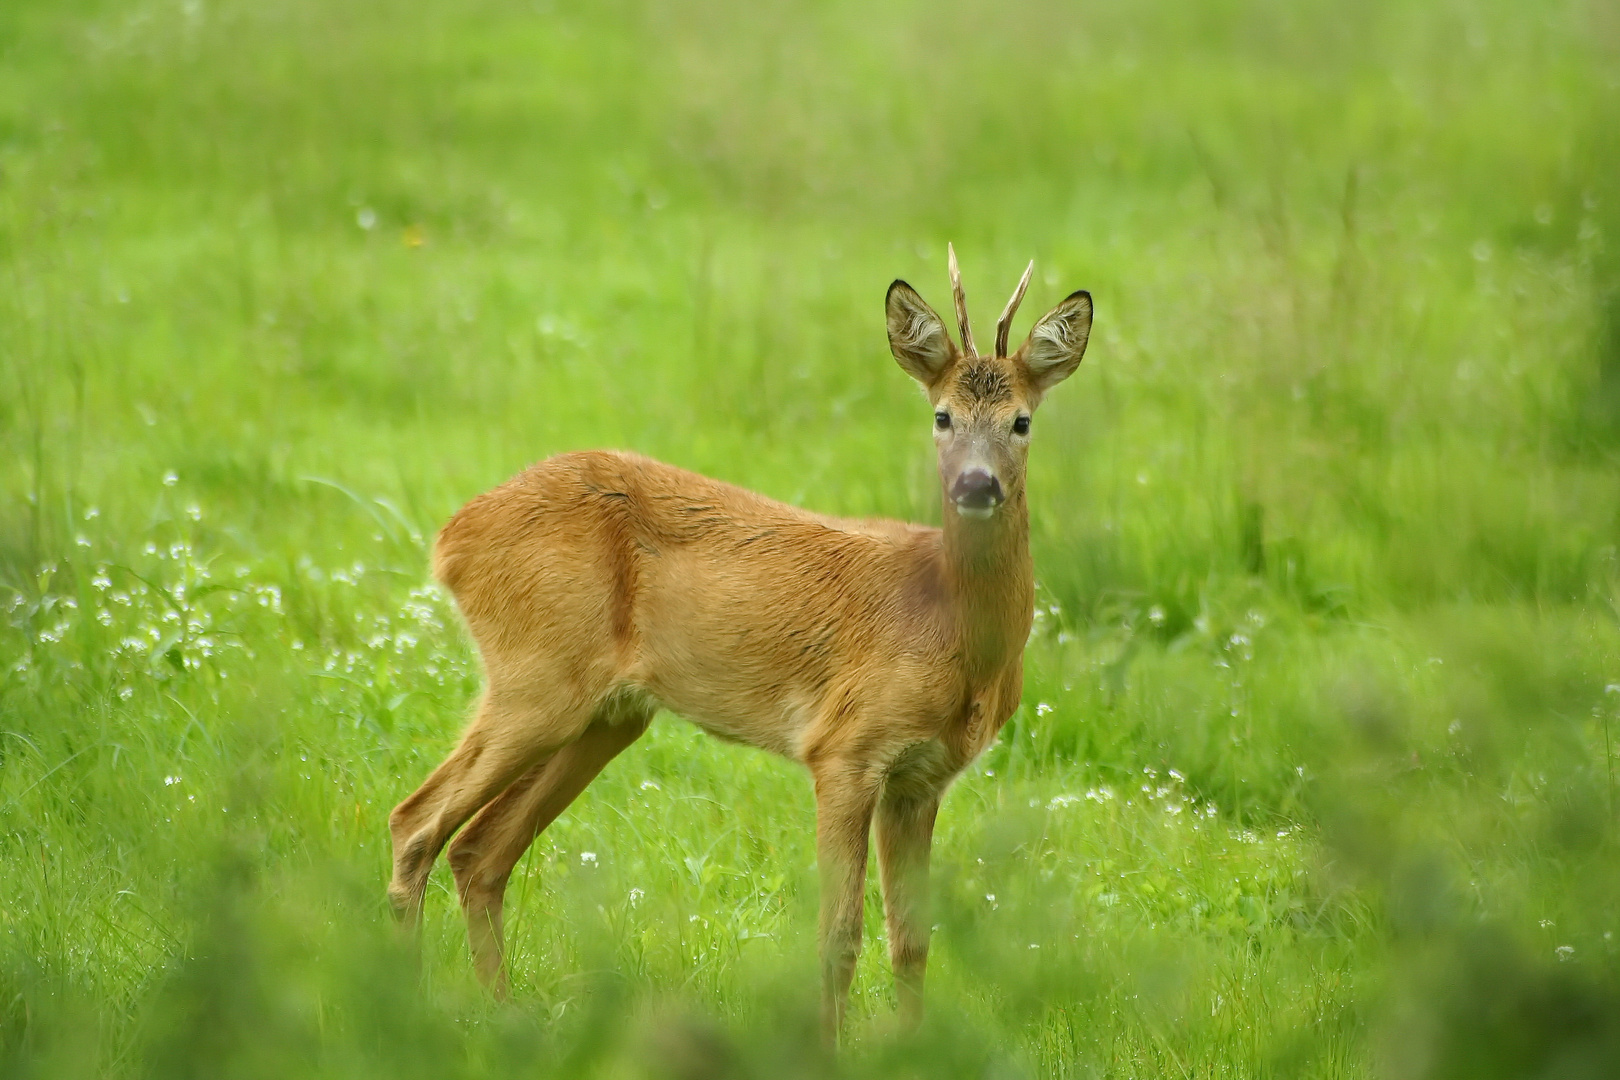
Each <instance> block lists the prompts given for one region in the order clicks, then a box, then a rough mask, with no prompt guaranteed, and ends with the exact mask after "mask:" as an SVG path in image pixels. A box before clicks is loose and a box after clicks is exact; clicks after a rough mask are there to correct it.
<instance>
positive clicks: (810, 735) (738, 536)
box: [389, 254, 1090, 1033]
mask: <svg viewBox="0 0 1620 1080" xmlns="http://www.w3.org/2000/svg"><path fill="white" fill-rule="evenodd" d="M954 264H955V260H954V254H953V257H952V271H953V274H952V276H953V284H956V287H957V295H958V301H959V302H958V309H959V315H961V316H962V320H961V321H962V325H963V326H964V327H965V326H966V321H965V315H964V314H963V313H962V310H963V306H962V303H961V301H960V285H959V283H956V282H955V278H956V274H955V265H954ZM1027 280H1028V273H1027V272H1026V274H1025V282H1026V283H1027ZM1022 289H1023V285H1022V284H1021V285H1020V294H1021V292H1022ZM897 293H898V296H897ZM1076 297H1084V304H1083V307H1084V311H1083V317H1084V323H1085V325H1084V327H1083V328H1081V330H1082V333H1081V336H1080V338H1079V349H1078V350H1072V349H1071V350H1070V351H1071V352H1073V355H1072V364H1069V363H1067V362H1068V360H1069V359H1071V357H1070V356H1069V355H1068V354H1067V353H1065V354H1064V356H1063V357H1062V358H1061V363H1065V364H1067V369H1066V370H1061V371H1060V373H1059V374H1058V375H1057V378H1061V377H1063V376H1064V375H1067V374H1068V371H1071V370H1073V365H1074V364H1078V362H1079V355H1078V353H1079V351H1083V349H1084V343H1085V337H1084V331H1088V330H1089V325H1090V298H1089V297H1088V296H1085V294H1076ZM1074 302H1075V297H1071V298H1070V300H1069V301H1066V302H1065V303H1066V304H1073V303H1074ZM1015 306H1016V298H1015V301H1014V303H1013V304H1011V305H1009V308H1008V311H1007V312H1006V313H1004V315H1003V323H1004V324H1006V323H1010V321H1011V312H1012V310H1013V308H1014V307H1015ZM1062 310H1063V308H1062V306H1061V305H1060V308H1059V309H1058V311H1059V312H1061V311H1062ZM1053 314H1054V315H1056V314H1058V312H1054V313H1053ZM1052 318H1053V316H1051V315H1049V316H1048V317H1047V320H1051V319H1052ZM1047 320H1043V322H1042V324H1038V325H1037V327H1036V330H1035V331H1034V332H1033V333H1032V335H1031V344H1033V343H1035V342H1036V339H1037V336H1038V335H1039V334H1040V332H1041V329H1042V326H1043V325H1044V324H1045V323H1046V321H1047ZM889 326H890V341H891V347H892V348H893V349H894V352H895V355H896V358H897V359H898V360H899V361H900V363H901V365H902V367H905V368H906V370H907V371H908V372H910V373H912V374H913V375H914V376H916V377H918V379H919V381H921V382H923V383H924V386H925V387H927V388H928V389H929V393H930V397H931V398H932V399H933V400H934V404H935V406H936V433H939V432H941V431H947V434H948V437H941V438H940V439H939V441H940V446H941V449H940V462H941V482H942V485H943V487H944V489H945V497H946V500H947V505H948V506H949V505H950V504H951V503H954V504H955V506H956V509H957V511H958V512H957V513H952V512H950V510H949V509H948V510H947V512H946V514H945V516H944V523H943V526H942V527H941V528H939V529H933V528H925V527H922V526H917V525H907V524H902V523H900V522H893V521H882V520H847V519H839V518H831V517H824V516H821V515H817V514H813V513H810V512H807V511H804V510H801V509H798V508H796V507H792V506H787V505H784V504H782V503H778V502H775V501H773V500H770V499H767V498H764V497H762V496H760V495H756V494H754V493H752V492H749V491H746V490H744V489H742V488H739V487H735V486H733V485H730V484H725V483H722V482H719V481H716V480H711V479H709V478H707V477H703V476H698V475H696V474H693V473H690V472H686V471H684V470H681V469H677V468H674V467H672V466H669V465H664V464H661V463H659V462H656V461H652V460H649V459H647V458H643V457H638V456H635V455H631V454H621V453H614V452H606V451H593V452H583V453H573V454H564V455H560V456H558V457H555V458H551V459H549V460H547V461H544V462H541V463H540V464H538V465H535V466H533V467H532V468H530V469H529V470H527V471H526V472H524V473H523V474H521V475H519V476H518V477H516V478H514V479H513V480H511V481H509V482H507V483H506V484H503V485H501V486H500V487H498V488H496V489H494V490H493V491H490V492H488V493H487V494H485V495H482V496H480V497H478V498H476V499H474V500H473V501H472V502H470V503H468V504H467V506H465V507H464V508H463V509H462V510H461V511H460V512H459V513H457V514H456V515H455V517H454V518H452V519H451V521H450V522H449V524H447V525H446V526H445V527H444V529H443V530H442V531H441V533H440V534H439V538H438V541H437V544H436V546H435V551H434V574H435V576H436V577H437V578H438V579H439V580H440V581H441V582H443V583H444V585H445V586H446V587H447V588H448V589H449V590H450V591H451V593H452V594H453V595H454V596H455V599H456V604H457V606H458V608H459V609H460V611H461V613H462V615H463V617H464V618H465V620H466V622H467V626H468V628H469V630H470V631H471V633H472V636H473V639H474V640H475V642H476V643H477V646H478V649H479V652H480V654H481V656H482V659H483V662H484V668H485V672H486V676H487V686H486V689H485V692H484V695H483V698H482V700H481V702H480V704H479V709H478V713H477V715H476V716H475V718H474V719H473V721H472V723H471V724H470V725H469V726H468V729H467V731H466V732H465V734H464V735H463V737H462V740H461V743H460V745H459V746H458V747H457V748H456V750H455V751H454V752H453V753H452V754H451V755H450V757H449V758H447V759H446V760H445V762H444V763H443V764H442V765H440V766H439V768H438V769H436V770H435V771H434V772H433V774H432V775H431V776H430V777H429V778H428V780H427V781H426V782H425V783H424V784H423V785H422V787H421V788H419V789H418V790H417V791H416V792H415V793H414V794H412V795H411V796H410V797H409V798H407V799H406V800H405V801H404V802H402V803H401V804H400V805H399V806H398V807H397V808H396V809H395V811H394V813H393V814H392V815H391V817H390V829H391V832H392V834H393V839H394V851H395V860H394V878H393V881H392V883H391V884H390V886H389V895H390V899H391V901H392V902H393V904H394V907H395V910H396V911H397V912H398V913H399V914H400V915H401V917H403V918H404V919H406V920H407V921H409V922H414V921H415V919H416V918H417V915H418V913H419V911H420V905H421V901H422V894H423V890H424V889H425V887H426V880H427V874H428V871H429V870H430V869H431V866H432V862H433V860H434V858H435V857H436V856H437V854H438V852H439V850H440V849H441V848H442V847H443V846H444V844H445V842H446V841H447V840H448V839H449V838H450V836H451V835H452V834H454V833H455V832H456V830H457V829H458V828H460V829H461V831H460V833H459V835H456V837H455V841H454V842H453V843H452V844H451V846H450V855H449V859H450V863H451V866H452V869H453V870H454V872H455V877H456V885H457V890H458V893H459V894H460V897H461V902H462V906H463V908H464V911H465V913H466V915H467V919H468V930H469V937H470V941H471V945H472V949H473V953H474V959H475V963H476V965H477V967H478V970H479V973H480V975H481V976H482V977H484V978H485V979H486V981H490V982H492V983H493V984H494V985H495V986H496V987H497V988H498V989H499V988H500V987H501V986H502V985H503V983H502V980H503V978H504V975H503V972H502V969H501V950H502V938H501V902H502V895H503V893H504V890H505V885H506V880H507V877H508V876H509V875H510V873H511V871H512V868H513V866H515V864H516V862H517V860H518V859H519V858H520V857H521V855H522V853H523V851H524V850H525V849H526V848H527V847H528V845H529V844H530V843H531V842H532V841H533V839H534V837H535V836H536V835H538V833H539V832H540V831H541V830H542V829H544V828H545V827H546V825H548V824H549V823H550V822H551V821H552V820H553V819H554V818H555V817H556V816H557V814H559V813H561V811H562V810H563V809H564V808H566V806H567V805H568V803H569V802H571V801H572V800H573V798H574V797H576V796H577V795H578V794H579V792H580V791H582V790H583V789H584V787H585V786H586V785H587V784H588V783H589V782H590V780H591V779H592V778H594V777H595V775H596V774H597V772H599V771H600V769H601V768H602V767H603V766H605V765H606V764H607V762H608V761H609V760H611V759H612V758H613V757H614V756H615V755H616V754H617V753H618V752H619V751H620V750H622V749H623V748H624V747H626V746H628V745H629V744H630V743H632V742H633V741H635V739H636V738H637V737H639V736H640V734H641V733H642V732H643V731H644V730H645V729H646V726H647V724H648V723H649V722H650V720H651V718H652V715H653V713H654V712H655V711H656V710H657V709H658V708H666V709H668V710H670V711H672V712H675V713H677V714H679V715H681V716H683V717H686V718H688V719H690V720H692V721H693V722H695V723H697V724H698V725H700V726H701V727H703V728H704V729H705V730H707V731H710V732H712V733H713V734H715V735H717V736H720V737H722V738H725V739H729V740H733V741H737V742H742V743H746V744H749V745H752V746H756V747H759V748H761V749H764V750H769V751H772V752H774V753H778V754H781V755H784V756H786V757H789V758H792V759H794V760H797V761H799V762H802V763H803V764H804V765H805V766H806V767H807V768H808V769H809V771H810V773H811V776H812V779H813V781H814V784H815V792H816V804H817V861H818V865H819V868H820V876H821V888H822V917H821V948H822V969H823V1018H824V1023H825V1025H826V1028H827V1030H828V1032H829V1033H835V1032H836V1029H837V1027H838V1024H839V1022H840V1020H841V1017H842V1012H843V1005H844V1000H845V998H846V996H847V991H848V986H849V982H850V979H851V978H852V976H853V973H854V966H855V959H856V955H857V953H858V950H859V945H860V935H861V908H862V894H863V891H864V884H865V872H866V860H867V843H868V835H869V833H870V832H871V830H872V825H873V822H874V820H875V822H876V826H877V839H878V861H879V868H880V872H881V876H882V883H883V892H884V902H885V910H886V921H887V923H888V930H889V935H888V936H889V943H890V952H891V957H892V960H893V964H894V968H895V975H896V978H897V980H898V983H899V988H900V997H901V1005H902V1010H903V1012H904V1013H905V1014H906V1015H907V1017H908V1018H909V1019H913V1020H914V1019H915V1018H916V1016H917V1015H919V1014H920V1009H921V990H922V978H923V968H924V966H925V964H926V956H927V940H928V922H927V913H926V900H927V877H928V870H927V867H928V848H929V843H930V840H931V836H932V831H933V823H934V817H935V814H936V812H937V810H938V806H939V799H940V796H941V795H942V794H943V792H944V790H945V788H946V787H947V785H948V784H949V783H950V781H951V780H952V779H953V778H954V777H955V776H956V775H957V774H958V773H959V772H960V771H961V770H962V769H963V768H964V767H966V765H967V764H968V763H969V762H970V761H972V760H973V758H974V757H975V756H977V755H978V754H979V753H980V752H981V751H982V750H983V749H984V748H985V747H986V746H988V745H989V743H990V742H991V741H992V740H993V739H994V738H995V736H996V734H997V732H999V731H1000V729H1001V727H1002V725H1003V724H1004V723H1005V722H1006V720H1007V718H1008V717H1009V716H1010V715H1011V714H1012V713H1013V711H1014V710H1015V709H1016V708H1017V706H1018V702H1019V697H1020V693H1021V689H1022V680H1023V671H1022V660H1023V648H1024V642H1025V640H1026V638H1027V637H1028V634H1029V628H1030V623H1031V617H1032V614H1033V605H1034V582H1033V571H1032V567H1031V563H1030V557H1029V541H1028V531H1029V529H1028V509H1027V505H1026V503H1025V500H1024V490H1023V483H1022V479H1023V467H1022V466H1023V456H1022V452H1023V449H1024V447H1025V445H1026V444H1027V439H1026V440H1024V442H1019V441H1018V439H1017V438H1014V439H1012V440H1010V441H1008V440H1002V441H1003V442H1004V443H1005V444H1006V445H1003V446H1001V447H1000V448H999V450H998V448H997V447H996V446H995V445H991V441H987V439H986V433H987V432H988V433H989V434H991V435H993V434H996V433H998V432H999V431H1000V430H1001V429H1002V428H1006V429H1008V430H1012V429H1013V428H1015V427H1016V426H1017V424H1018V423H1019V420H1018V418H1020V417H1021V418H1022V420H1021V423H1022V426H1023V430H1024V431H1025V432H1026V433H1027V430H1028V423H1029V421H1028V416H1029V412H1030V411H1031V410H1032V409H1033V407H1034V405H1035V404H1036V403H1037V402H1038V399H1039V395H1040V393H1041V392H1043V390H1044V389H1045V386H1044V385H1042V383H1043V376H1046V377H1048V378H1049V377H1050V375H1051V374H1052V373H1053V370H1056V369H1048V368H1043V367H1040V366H1039V359H1040V358H1039V357H1036V358H1035V362H1033V363H1032V362H1031V361H1030V359H1029V358H1028V357H1027V356H1026V354H1028V353H1030V351H1031V345H1030V344H1026V346H1025V347H1024V348H1023V349H1021V350H1020V351H1019V354H1018V357H1017V358H1008V357H1005V356H1004V355H998V356H997V357H978V356H976V354H973V353H972V349H971V337H970V336H969V335H966V334H965V335H964V336H965V337H966V338H967V342H968V345H967V352H965V353H964V352H962V351H960V350H957V349H955V347H954V346H953V345H952V344H951V343H950V341H949V337H948V335H947V334H946V333H945V331H944V327H943V324H942V323H940V322H939V320H938V317H937V316H936V315H934V313H933V312H932V311H931V310H930V309H928V308H927V305H926V304H923V302H922V301H921V298H919V297H916V294H915V293H913V292H912V291H911V290H910V288H909V287H908V286H905V285H904V284H903V283H900V282H897V283H896V284H895V285H894V286H891V289H890V300H889ZM936 331H937V332H936ZM919 335H921V336H920V337H919ZM998 345H999V346H1000V347H999V348H998V353H1004V352H1005V328H1003V329H1002V331H1001V333H1000V334H999V335H998ZM1051 381H1053V382H1055V381H1056V379H1052V380H1051ZM948 414H955V415H958V416H960V417H961V420H959V421H957V422H956V424H955V427H956V428H957V429H960V431H961V433H962V438H960V439H958V438H957V434H958V431H956V430H948V429H947V428H942V427H941V424H942V421H941V420H940V417H941V416H947V415H948ZM992 441H993V440H992ZM1009 450H1010V453H1009V452H1008V451H1009ZM964 485H966V486H964ZM463 825H465V827H463Z"/></svg>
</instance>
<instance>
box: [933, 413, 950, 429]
mask: <svg viewBox="0 0 1620 1080" xmlns="http://www.w3.org/2000/svg"><path fill="white" fill-rule="evenodd" d="M934 426H935V427H936V428H938V429H939V430H941V431H946V430H948V429H949V428H950V426H951V414H950V413H948V412H946V411H945V410H944V409H941V410H939V412H937V413H935V414H934Z"/></svg>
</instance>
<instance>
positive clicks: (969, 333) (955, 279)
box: [945, 244, 979, 357]
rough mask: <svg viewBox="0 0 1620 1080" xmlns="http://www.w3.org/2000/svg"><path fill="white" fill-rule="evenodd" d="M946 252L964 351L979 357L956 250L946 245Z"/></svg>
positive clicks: (957, 323) (952, 295) (957, 322)
mask: <svg viewBox="0 0 1620 1080" xmlns="http://www.w3.org/2000/svg"><path fill="white" fill-rule="evenodd" d="M945 251H946V254H947V257H948V261H949V263H950V270H951V297H952V298H953V299H954V300H955V301H956V325H957V328H958V329H960V330H961V332H962V351H963V352H965V353H967V354H968V356H970V357H972V356H978V355H979V350H977V349H975V348H974V347H973V328H972V327H970V326H969V325H968V316H967V294H966V293H964V292H963V291H962V271H961V270H959V269H957V266H956V248H954V247H952V246H951V245H950V244H946V245H945Z"/></svg>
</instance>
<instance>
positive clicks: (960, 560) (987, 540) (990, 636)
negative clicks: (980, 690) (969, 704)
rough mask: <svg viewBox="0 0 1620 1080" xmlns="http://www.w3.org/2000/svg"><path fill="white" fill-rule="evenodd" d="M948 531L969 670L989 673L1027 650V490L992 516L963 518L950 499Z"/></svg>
mask: <svg viewBox="0 0 1620 1080" xmlns="http://www.w3.org/2000/svg"><path fill="white" fill-rule="evenodd" d="M943 532H944V555H945V570H946V578H947V581H948V590H949V591H948V594H949V596H950V600H951V607H952V609H953V614H954V616H955V621H956V624H957V632H958V635H959V637H958V640H959V642H960V645H961V649H962V655H963V659H964V660H965V661H966V665H967V669H968V675H969V677H970V678H971V679H973V680H974V681H978V680H980V679H985V678H989V677H991V676H993V675H995V674H997V673H999V672H1000V671H1001V669H1003V668H1004V667H1005V666H1006V665H1007V664H1008V663H1011V662H1014V661H1016V660H1017V658H1018V657H1019V656H1020V655H1022V653H1023V650H1024V642H1025V640H1026V639H1027V638H1028V637H1029V627H1030V619H1031V617H1032V616H1033V614H1034V609H1035V574H1034V567H1033V564H1032V563H1031V561H1030V556H1029V507H1028V504H1027V503H1026V502H1025V501H1024V493H1023V492H1022V491H1019V492H1017V493H1015V494H1014V495H1013V497H1012V498H1010V499H1008V500H1007V502H1006V503H1005V504H1004V505H1003V506H1002V507H1001V509H1000V510H998V511H997V512H996V515H995V516H994V517H993V518H991V519H989V520H988V521H977V520H973V519H969V518H964V517H962V516H961V515H960V514H958V513H956V511H955V508H954V507H953V506H952V505H951V503H950V501H949V499H947V500H946V502H945V512H944V520H943Z"/></svg>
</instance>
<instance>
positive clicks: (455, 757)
mask: <svg viewBox="0 0 1620 1080" xmlns="http://www.w3.org/2000/svg"><path fill="white" fill-rule="evenodd" d="M590 714H591V713H590V704H589V702H581V701H578V700H576V699H575V697H574V695H571V694H567V693H566V692H564V693H559V694H558V695H556V696H554V697H553V698H550V699H544V698H542V697H541V696H540V695H538V694H535V693H531V692H517V691H511V690H506V689H497V688H494V687H492V688H490V689H489V690H486V691H485V693H484V697H483V700H482V701H481V702H479V705H478V715H477V716H476V717H475V718H474V719H473V722H472V723H471V724H469V725H468V727H467V731H466V733H465V734H464V735H462V737H461V742H460V744H459V745H457V747H456V748H455V750H454V751H452V752H451V754H450V756H449V757H447V758H445V759H444V762H443V763H442V764H440V765H439V767H438V768H436V769H434V770H433V772H432V774H431V775H429V776H428V778H427V780H426V781H424V782H423V784H422V786H421V787H419V788H417V789H416V791H414V792H412V793H411V795H410V796H409V797H407V798H406V799H405V801H404V802H402V803H400V804H399V805H398V806H396V807H394V812H393V813H392V814H390V815H389V816H388V830H389V833H390V835H391V836H392V838H393V844H394V874H393V879H392V880H391V881H390V882H389V884H388V900H389V903H390V904H391V905H392V906H393V909H394V914H395V916H396V917H397V918H398V919H399V920H400V921H401V922H403V923H405V924H406V925H408V926H414V925H415V924H416V923H417V922H418V921H419V920H420V918H421V915H422V895H423V893H424V892H426V890H427V881H428V874H429V873H430V872H431V871H432V869H433V861H434V860H435V859H437V858H438V857H439V852H440V850H442V849H443V847H444V843H445V841H446V840H448V839H449V838H450V836H451V834H452V833H454V832H455V831H456V830H457V829H458V828H460V827H461V825H462V823H463V822H465V821H466V820H467V819H468V818H470V817H471V816H472V815H473V813H474V812H475V811H477V810H478V809H479V808H480V807H482V806H483V805H484V804H485V803H487V802H489V801H490V800H491V799H493V798H494V797H495V796H497V795H499V794H500V793H501V792H502V791H504V790H505V789H506V788H507V787H508V786H509V785H510V784H511V783H512V782H513V781H515V780H516V779H517V778H518V777H519V776H521V775H522V774H523V773H524V772H525V771H527V770H528V769H530V768H531V767H533V766H534V765H536V764H537V763H539V762H543V761H545V760H547V759H548V758H550V757H551V756H552V755H553V754H555V753H556V752H557V751H559V750H561V749H562V748H563V747H564V746H567V745H568V744H569V743H571V742H573V741H574V740H575V739H576V738H578V737H579V735H580V733H581V732H583V731H584V730H585V729H586V728H587V727H588V726H589V724H590Z"/></svg>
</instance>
